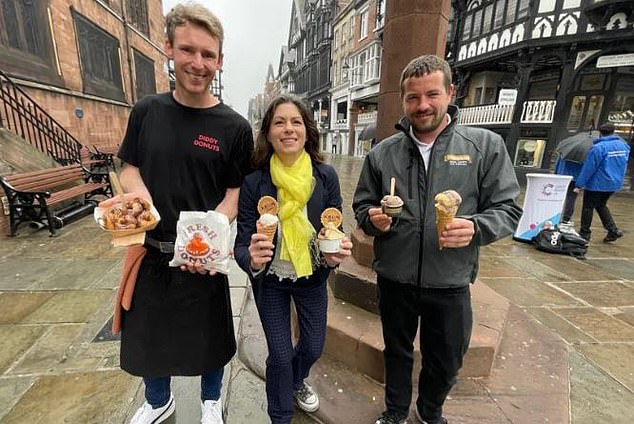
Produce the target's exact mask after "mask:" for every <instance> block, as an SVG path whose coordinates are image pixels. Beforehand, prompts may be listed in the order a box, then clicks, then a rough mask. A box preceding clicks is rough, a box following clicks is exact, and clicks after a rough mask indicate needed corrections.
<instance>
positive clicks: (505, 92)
mask: <svg viewBox="0 0 634 424" xmlns="http://www.w3.org/2000/svg"><path fill="white" fill-rule="evenodd" d="M516 101H517V90H515V89H511V88H503V89H501V90H500V94H499V95H498V104H499V105H514V104H515V102H516Z"/></svg>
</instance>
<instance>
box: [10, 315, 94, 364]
mask: <svg viewBox="0 0 634 424" xmlns="http://www.w3.org/2000/svg"><path fill="white" fill-rule="evenodd" d="M81 327H82V324H70V325H55V326H51V327H50V328H49V329H48V331H46V333H44V334H43V335H42V336H41V337H40V338H39V339H38V340H37V342H36V343H34V344H33V346H32V347H31V348H30V349H29V351H28V352H27V353H26V354H25V355H24V356H23V357H22V358H21V359H20V361H19V362H18V363H17V364H15V365H14V366H13V367H12V368H11V370H10V371H9V374H18V375H21V374H46V373H54V372H56V370H57V367H58V365H59V364H61V363H62V362H64V361H65V360H66V359H67V358H68V352H67V350H68V347H69V346H70V345H71V344H72V342H73V340H74V339H75V338H76V337H77V335H78V334H79V332H80V331H81Z"/></svg>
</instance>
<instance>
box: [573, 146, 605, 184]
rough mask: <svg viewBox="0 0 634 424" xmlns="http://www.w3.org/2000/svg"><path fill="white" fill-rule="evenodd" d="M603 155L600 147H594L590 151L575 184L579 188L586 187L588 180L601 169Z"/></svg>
mask: <svg viewBox="0 0 634 424" xmlns="http://www.w3.org/2000/svg"><path fill="white" fill-rule="evenodd" d="M602 160H603V157H602V155H601V152H600V149H596V148H592V149H590V151H589V152H588V155H587V156H586V159H585V160H584V161H583V166H582V167H581V172H579V176H577V179H576V181H575V186H577V187H579V188H584V187H586V185H587V184H588V181H590V179H591V178H592V176H593V175H594V174H595V172H597V170H598V169H599V165H600V164H601V161H602Z"/></svg>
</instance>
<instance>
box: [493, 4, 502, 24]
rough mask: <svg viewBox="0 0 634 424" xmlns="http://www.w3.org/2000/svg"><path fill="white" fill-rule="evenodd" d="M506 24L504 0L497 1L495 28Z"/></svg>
mask: <svg viewBox="0 0 634 424" xmlns="http://www.w3.org/2000/svg"><path fill="white" fill-rule="evenodd" d="M503 24H504V0H497V1H496V2H495V17H494V18H493V29H498V28H500V27H501V26H502V25H503Z"/></svg>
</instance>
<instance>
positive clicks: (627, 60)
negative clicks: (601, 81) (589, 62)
mask: <svg viewBox="0 0 634 424" xmlns="http://www.w3.org/2000/svg"><path fill="white" fill-rule="evenodd" d="M617 66H634V53H629V54H614V55H610V56H601V57H600V58H598V59H597V68H614V67H617Z"/></svg>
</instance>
